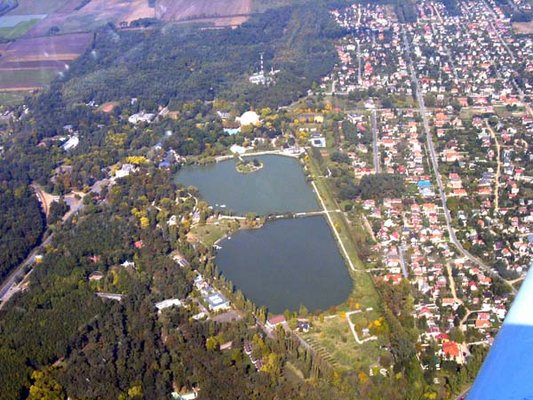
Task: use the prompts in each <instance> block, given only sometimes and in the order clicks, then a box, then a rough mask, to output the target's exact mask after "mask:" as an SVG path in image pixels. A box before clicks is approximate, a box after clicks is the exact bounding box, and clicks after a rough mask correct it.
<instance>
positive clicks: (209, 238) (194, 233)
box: [189, 219, 241, 247]
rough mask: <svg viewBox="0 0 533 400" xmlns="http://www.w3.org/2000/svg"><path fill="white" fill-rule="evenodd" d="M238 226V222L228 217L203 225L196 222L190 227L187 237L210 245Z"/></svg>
mask: <svg viewBox="0 0 533 400" xmlns="http://www.w3.org/2000/svg"><path fill="white" fill-rule="evenodd" d="M240 226H241V225H240V223H239V222H235V221H234V220H229V219H224V220H219V221H216V222H213V223H206V224H204V225H200V224H197V225H194V226H193V227H192V228H191V232H190V234H189V235H190V236H189V237H190V238H191V239H193V238H194V239H196V240H198V241H200V242H201V243H203V244H204V245H205V246H207V247H211V246H213V245H214V244H215V242H216V241H217V240H219V239H222V238H223V237H224V236H226V235H228V234H230V233H231V232H235V230H236V229H239V227H240Z"/></svg>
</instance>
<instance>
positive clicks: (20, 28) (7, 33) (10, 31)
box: [0, 18, 40, 40]
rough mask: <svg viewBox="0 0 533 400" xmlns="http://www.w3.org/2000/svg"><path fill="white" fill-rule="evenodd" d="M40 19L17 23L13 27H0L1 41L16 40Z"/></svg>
mask: <svg viewBox="0 0 533 400" xmlns="http://www.w3.org/2000/svg"><path fill="white" fill-rule="evenodd" d="M39 21H40V19H37V18H36V19H29V20H26V21H22V22H19V23H17V24H16V25H14V26H0V38H2V39H8V40H12V39H17V38H19V37H21V36H22V35H24V34H25V33H26V32H28V31H29V30H30V29H31V28H32V27H33V26H34V25H35V24H37V23H38V22H39Z"/></svg>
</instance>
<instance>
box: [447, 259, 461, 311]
mask: <svg viewBox="0 0 533 400" xmlns="http://www.w3.org/2000/svg"><path fill="white" fill-rule="evenodd" d="M446 270H447V271H448V281H449V282H450V290H451V291H452V297H453V300H454V301H455V302H456V303H459V304H463V300H460V299H458V298H457V291H456V289H455V280H454V279H453V276H452V267H451V265H450V263H446Z"/></svg>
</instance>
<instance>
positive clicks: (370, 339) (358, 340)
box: [346, 310, 378, 344]
mask: <svg viewBox="0 0 533 400" xmlns="http://www.w3.org/2000/svg"><path fill="white" fill-rule="evenodd" d="M360 312H361V310H357V311H349V312H347V313H346V321H348V325H349V326H350V330H351V331H352V335H353V337H354V339H355V341H356V342H357V344H364V343H366V342H370V341H372V340H377V339H378V338H377V336H370V337H367V338H366V339H363V340H361V339H359V336H358V335H357V332H356V330H355V325H354V323H353V322H352V320H351V319H350V316H351V315H353V314H359V313H360Z"/></svg>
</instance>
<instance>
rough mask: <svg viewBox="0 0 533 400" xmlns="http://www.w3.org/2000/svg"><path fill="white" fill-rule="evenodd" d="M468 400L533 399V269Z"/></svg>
mask: <svg viewBox="0 0 533 400" xmlns="http://www.w3.org/2000/svg"><path fill="white" fill-rule="evenodd" d="M466 399H467V400H533V272H532V271H529V273H528V275H527V277H526V279H525V281H524V283H523V284H522V287H521V288H520V291H519V292H518V294H517V296H516V298H515V300H514V302H513V304H512V306H511V309H510V310H509V313H508V314H507V317H506V318H505V321H504V322H503V325H502V327H501V329H500V331H499V332H498V335H497V336H496V339H495V341H494V344H493V345H492V348H491V349H490V351H489V354H488V356H487V358H486V359H485V361H484V363H483V365H482V367H481V369H480V371H479V374H478V376H477V378H476V380H475V382H474V385H473V386H472V389H471V390H470V391H469V393H468V395H467V396H466Z"/></svg>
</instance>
